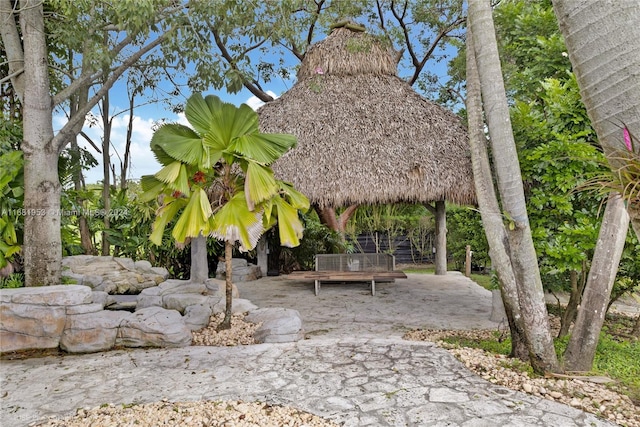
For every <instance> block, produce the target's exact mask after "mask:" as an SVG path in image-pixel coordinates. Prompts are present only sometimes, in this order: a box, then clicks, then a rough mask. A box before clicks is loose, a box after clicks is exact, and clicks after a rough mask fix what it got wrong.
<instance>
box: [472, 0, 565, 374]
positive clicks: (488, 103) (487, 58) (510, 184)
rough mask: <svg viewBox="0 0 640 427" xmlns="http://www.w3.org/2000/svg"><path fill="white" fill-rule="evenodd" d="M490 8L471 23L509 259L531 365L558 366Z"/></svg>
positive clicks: (476, 5)
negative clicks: (505, 226) (503, 215)
mask: <svg viewBox="0 0 640 427" xmlns="http://www.w3.org/2000/svg"><path fill="white" fill-rule="evenodd" d="M491 13H492V12H491V4H490V1H489V0H477V1H472V2H470V3H469V23H470V26H471V28H472V32H473V38H474V40H473V42H474V46H475V54H476V63H477V65H478V74H479V76H480V85H481V92H482V99H483V101H484V111H485V116H486V119H487V125H488V128H489V134H490V136H491V144H492V146H493V151H494V152H495V153H500V154H499V155H498V156H496V157H495V158H494V164H495V167H496V172H497V176H498V188H499V192H500V199H501V201H502V206H503V209H504V211H505V214H506V215H507V220H508V221H509V223H510V225H509V229H508V230H507V237H508V240H509V248H510V259H511V264H512V266H513V272H514V274H515V277H516V283H517V285H518V286H517V288H518V300H519V302H520V311H521V313H522V316H523V318H524V326H525V334H526V337H527V344H528V346H529V358H530V362H531V366H532V367H533V369H534V370H535V371H536V372H548V371H557V370H558V369H559V365H558V358H557V356H556V353H555V348H554V346H553V339H552V338H551V331H550V329H549V316H548V313H547V307H546V305H545V301H544V291H543V289H542V280H541V278H540V270H539V268H538V260H537V255H536V251H535V248H534V246H533V238H532V236H531V227H530V225H529V217H528V215H527V209H526V202H525V197H524V188H523V185H522V176H521V173H520V164H519V162H518V154H517V152H516V145H515V141H514V138H513V131H512V128H511V120H510V117H509V106H508V103H507V96H506V92H505V89H504V81H503V79H502V69H501V67H500V58H499V56H498V45H497V42H496V35H495V30H494V26H493V17H492V15H491Z"/></svg>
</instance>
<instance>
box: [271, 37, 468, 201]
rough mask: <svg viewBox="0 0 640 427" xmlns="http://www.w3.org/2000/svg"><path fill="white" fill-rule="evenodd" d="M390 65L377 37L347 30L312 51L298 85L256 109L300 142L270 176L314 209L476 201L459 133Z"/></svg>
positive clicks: (463, 135)
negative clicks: (289, 185)
mask: <svg viewBox="0 0 640 427" xmlns="http://www.w3.org/2000/svg"><path fill="white" fill-rule="evenodd" d="M396 64H397V63H396V55H395V53H394V52H393V51H391V50H389V49H387V48H385V47H384V45H383V44H381V43H380V42H379V41H378V40H377V39H375V38H373V37H372V36H370V35H368V34H366V33H363V32H354V31H351V30H349V29H347V28H338V29H335V30H334V31H333V32H332V33H331V34H330V35H329V37H327V39H326V40H324V41H322V42H320V43H317V44H315V45H314V46H312V47H311V48H310V49H309V51H308V53H307V55H306V57H305V60H304V61H303V63H302V65H301V67H300V70H299V73H298V82H297V83H296V84H295V85H294V86H293V87H292V88H291V89H290V90H288V91H287V92H286V93H284V94H283V95H282V96H281V97H280V98H278V99H277V100H275V101H272V102H269V103H267V104H266V105H264V106H263V107H262V108H260V109H259V110H258V114H259V115H260V127H261V128H262V130H263V131H265V132H278V133H290V134H293V135H296V136H297V137H298V146H297V147H296V148H295V149H294V150H292V151H290V152H288V153H286V154H285V155H284V156H283V157H282V158H281V159H279V160H278V161H277V162H276V163H275V164H274V165H273V169H274V171H275V173H276V176H277V177H278V178H280V179H284V180H286V181H289V182H292V183H293V184H294V186H295V187H296V188H297V189H298V190H300V191H302V192H303V193H304V194H306V195H307V197H309V199H310V200H311V202H312V203H315V204H318V205H320V206H334V207H338V206H347V205H350V204H376V203H394V202H433V201H440V200H447V201H450V202H453V203H457V204H474V203H475V191H474V185H473V173H472V169H471V159H470V153H469V148H468V144H467V132H466V130H465V128H464V126H463V125H462V123H461V121H460V119H459V118H458V117H457V116H456V115H455V114H453V113H451V112H450V111H448V110H446V109H444V108H442V107H440V106H438V105H436V104H434V103H432V102H430V101H428V100H426V99H424V98H423V97H421V96H420V95H418V94H417V93H416V92H414V91H413V90H412V88H411V87H410V86H409V85H408V84H407V83H406V82H405V81H403V80H401V79H400V78H399V77H397V75H396Z"/></svg>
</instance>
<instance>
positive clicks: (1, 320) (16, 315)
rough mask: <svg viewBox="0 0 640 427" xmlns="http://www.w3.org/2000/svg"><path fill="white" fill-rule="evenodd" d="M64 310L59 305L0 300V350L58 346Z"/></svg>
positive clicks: (63, 322)
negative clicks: (49, 305)
mask: <svg viewBox="0 0 640 427" xmlns="http://www.w3.org/2000/svg"><path fill="white" fill-rule="evenodd" d="M25 289H27V288H25ZM28 289H40V288H28ZM12 290H13V289H12ZM15 290H18V289H15ZM65 311H66V309H65V307H63V306H58V307H48V306H44V305H31V304H13V303H6V302H2V303H0V352H6V351H16V350H28V349H36V348H56V347H58V344H59V343H60V335H62V331H63V330H64V325H65V321H66V317H67V315H66V313H65Z"/></svg>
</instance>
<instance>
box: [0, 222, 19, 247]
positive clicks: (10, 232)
mask: <svg viewBox="0 0 640 427" xmlns="http://www.w3.org/2000/svg"><path fill="white" fill-rule="evenodd" d="M2 238H3V239H4V241H5V242H6V243H7V244H8V245H15V244H17V243H18V236H17V235H16V229H15V227H14V226H13V223H12V222H8V223H7V225H6V226H5V227H4V230H3V231H2Z"/></svg>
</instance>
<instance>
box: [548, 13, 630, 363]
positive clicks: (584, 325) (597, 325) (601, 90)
mask: <svg viewBox="0 0 640 427" xmlns="http://www.w3.org/2000/svg"><path fill="white" fill-rule="evenodd" d="M553 8H554V11H555V14H556V17H557V18H558V23H559V26H560V31H561V32H562V35H563V36H564V39H565V44H566V46H567V52H568V53H569V59H570V60H571V64H572V65H573V71H574V73H575V75H576V79H577V81H578V85H579V86H580V95H581V97H582V101H583V102H584V105H585V107H586V108H587V113H588V114H589V118H590V119H591V124H592V125H593V128H594V129H595V131H596V134H597V135H598V141H599V143H600V145H601V146H602V147H603V149H604V152H605V154H607V156H608V159H609V163H610V165H611V168H612V171H613V172H614V173H615V171H617V170H618V169H619V168H620V167H621V166H623V165H624V160H622V158H621V156H612V154H615V153H616V151H618V152H621V151H624V150H626V147H625V145H624V142H623V141H624V140H623V128H624V127H625V126H626V127H627V129H629V131H630V133H631V134H633V135H640V115H639V114H638V111H640V74H638V69H640V25H638V2H637V1H624V2H615V3H612V2H609V1H591V0H556V1H554V2H553ZM624 209H625V208H624V203H623V201H622V200H620V198H619V197H617V196H616V195H612V196H610V197H609V200H608V202H607V208H606V210H605V217H604V219H603V223H602V226H601V230H600V235H599V236H598V242H597V244H596V253H595V254H594V258H593V264H592V267H591V271H590V272H589V279H588V283H587V287H586V289H585V294H584V296H583V304H582V308H581V310H580V313H579V314H578V319H577V320H576V324H575V326H574V331H573V334H572V337H571V340H570V341H569V346H568V347H567V352H566V353H565V355H566V366H567V368H569V369H572V370H589V369H591V365H592V363H593V352H594V351H595V346H596V345H597V339H598V338H597V337H598V336H599V334H600V329H601V328H602V322H601V321H600V318H602V319H603V320H604V311H605V308H606V303H607V301H608V299H609V295H610V293H611V287H612V285H613V280H614V279H615V274H616V272H617V266H618V262H619V259H620V257H619V256H618V251H620V252H621V251H622V248H623V246H624V239H625V236H626V234H627V227H628V223H629V217H628V216H626V213H625V212H623V211H624ZM638 209H640V208H639V207H638V206H637V205H634V206H629V207H628V210H629V213H630V214H631V217H632V225H633V227H634V230H635V232H636V234H640V224H639V223H640V215H638V214H637V212H638ZM605 257H606V258H605Z"/></svg>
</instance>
